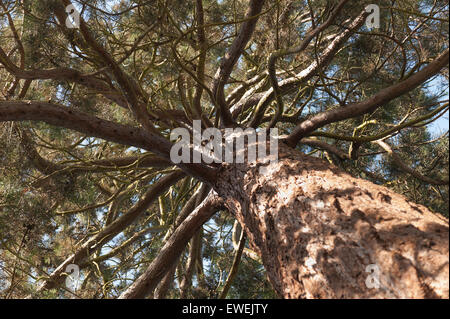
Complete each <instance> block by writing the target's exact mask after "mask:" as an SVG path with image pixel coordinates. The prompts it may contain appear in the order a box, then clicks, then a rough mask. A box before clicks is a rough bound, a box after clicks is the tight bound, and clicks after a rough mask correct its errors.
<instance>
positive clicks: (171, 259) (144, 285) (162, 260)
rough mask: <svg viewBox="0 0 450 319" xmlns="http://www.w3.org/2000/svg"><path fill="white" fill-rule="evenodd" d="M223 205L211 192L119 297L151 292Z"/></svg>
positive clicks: (126, 297) (125, 297) (131, 297)
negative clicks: (192, 239)
mask: <svg viewBox="0 0 450 319" xmlns="http://www.w3.org/2000/svg"><path fill="white" fill-rule="evenodd" d="M221 206H222V201H221V200H220V199H219V198H218V197H217V195H216V194H215V193H214V192H211V193H210V194H209V195H208V197H206V199H205V200H204V201H203V202H202V204H200V205H199V206H198V207H197V208H196V209H195V210H194V211H193V212H192V214H191V215H189V217H187V218H186V219H185V220H184V222H183V223H182V224H181V225H180V226H179V227H178V228H177V230H176V231H175V232H174V233H173V235H172V236H171V237H170V238H169V240H168V241H167V242H166V244H165V245H164V247H163V248H162V249H161V251H160V252H159V254H158V256H157V257H156V258H155V259H154V260H153V262H152V263H151V264H150V266H149V267H148V268H147V270H146V271H145V272H144V273H143V274H142V275H141V276H140V277H139V278H138V279H137V280H136V281H135V282H134V283H133V284H132V285H131V286H130V287H129V288H128V289H127V290H126V291H124V292H123V293H122V294H121V295H120V297H119V298H120V299H135V298H144V297H145V296H147V295H148V294H150V293H151V292H152V291H153V289H155V287H156V285H157V284H158V283H159V282H160V281H161V279H162V278H163V277H164V275H165V274H166V272H167V269H170V268H171V267H172V266H173V265H174V263H175V262H176V261H177V260H178V257H179V256H180V254H181V253H182V251H183V249H184V248H185V247H186V244H187V242H188V241H189V240H190V239H191V238H192V236H193V235H194V234H195V232H196V231H197V230H198V229H199V227H200V226H201V225H203V224H204V223H205V222H206V221H207V220H208V219H209V218H211V216H212V215H213V214H214V213H215V212H216V211H217V210H219V209H220V207H221Z"/></svg>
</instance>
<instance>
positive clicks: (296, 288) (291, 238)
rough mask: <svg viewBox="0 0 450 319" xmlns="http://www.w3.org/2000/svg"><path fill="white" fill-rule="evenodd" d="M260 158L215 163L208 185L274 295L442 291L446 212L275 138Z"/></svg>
mask: <svg viewBox="0 0 450 319" xmlns="http://www.w3.org/2000/svg"><path fill="white" fill-rule="evenodd" d="M263 165H265V164H263V163H256V164H252V165H245V164H234V165H229V166H227V167H224V168H223V170H221V172H220V174H219V177H218V179H217V182H216V184H215V187H214V188H215V190H216V191H217V193H218V194H219V195H220V196H221V197H222V199H224V200H225V206H226V207H227V208H228V209H229V210H230V211H231V212H232V213H233V214H235V215H236V217H237V219H238V220H239V221H240V223H241V224H242V225H244V227H245V230H246V232H247V234H248V237H249V240H250V244H251V246H252V248H253V249H254V250H255V251H257V252H258V253H259V255H260V256H261V258H262V262H263V264H264V266H265V268H266V271H267V274H268V277H269V280H270V281H271V283H272V285H273V287H274V289H275V290H276V292H277V293H278V294H279V295H280V296H282V297H284V298H448V296H449V259H448V251H449V249H448V240H449V237H448V236H449V233H448V220H446V219H445V218H443V217H441V216H440V215H437V214H434V213H432V212H430V211H429V210H428V209H427V208H425V207H424V206H421V205H417V204H414V203H412V202H410V201H408V200H407V199H406V198H405V197H403V196H401V195H398V194H396V193H394V192H393V191H391V190H389V189H387V188H385V187H382V186H379V185H375V184H373V183H371V182H368V181H365V180H362V179H357V178H354V177H352V176H350V175H349V174H347V173H345V172H344V171H342V170H340V169H338V168H337V167H335V166H332V165H330V164H328V163H327V162H325V161H323V160H321V159H318V158H313V157H309V156H305V155H303V154H301V153H300V152H297V151H295V150H293V149H292V148H289V147H287V146H285V145H284V144H283V143H280V145H279V161H278V162H276V163H270V164H269V165H267V166H265V169H264V171H263V172H260V168H261V167H263ZM368 266H369V268H367V267H368ZM371 267H372V268H371ZM371 269H372V270H373V269H375V271H377V270H379V272H378V273H370V272H368V271H370V270H371ZM374 276H375V277H374ZM373 278H379V286H378V288H377V286H376V281H374V279H373ZM374 286H375V287H374Z"/></svg>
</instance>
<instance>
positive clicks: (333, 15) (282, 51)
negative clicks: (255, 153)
mask: <svg viewBox="0 0 450 319" xmlns="http://www.w3.org/2000/svg"><path fill="white" fill-rule="evenodd" d="M347 2H348V0H341V1H340V2H339V4H338V5H337V6H336V8H335V9H334V11H333V13H331V14H330V16H329V17H328V19H327V20H326V21H325V22H324V23H323V24H321V25H320V26H318V27H316V28H314V29H312V30H310V31H309V32H308V33H307V34H306V36H305V38H304V39H303V41H302V43H301V44H300V45H298V46H295V47H292V48H288V49H280V50H277V51H275V52H273V53H272V54H271V55H270V56H269V59H268V63H267V64H268V66H267V69H268V72H269V78H270V82H271V83H272V88H273V91H274V93H275V99H276V101H277V109H276V111H275V115H274V117H273V118H272V120H271V121H270V123H269V127H274V126H275V124H276V123H277V121H278V119H279V118H280V116H281V115H282V114H283V110H284V106H283V99H282V97H281V92H280V87H279V85H278V80H277V76H276V69H275V63H276V61H277V59H279V58H282V57H284V56H287V55H291V54H296V53H300V52H302V51H304V50H305V49H306V48H307V47H308V45H309V44H310V42H311V41H312V40H313V39H314V38H315V37H316V36H317V35H318V34H319V33H320V32H322V31H324V30H325V29H326V28H328V27H329V26H330V25H331V23H332V22H333V21H334V20H335V19H336V17H337V16H338V14H339V12H340V11H341V9H342V7H343V6H344V5H345V3H347Z"/></svg>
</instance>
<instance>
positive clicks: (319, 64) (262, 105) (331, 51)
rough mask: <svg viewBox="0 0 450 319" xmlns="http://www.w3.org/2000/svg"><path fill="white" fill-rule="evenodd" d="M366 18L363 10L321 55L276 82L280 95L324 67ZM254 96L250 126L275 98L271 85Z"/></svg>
mask: <svg viewBox="0 0 450 319" xmlns="http://www.w3.org/2000/svg"><path fill="white" fill-rule="evenodd" d="M365 19H366V12H365V11H363V12H361V13H360V14H359V16H358V17H356V18H355V20H353V21H352V22H351V23H350V25H349V26H348V27H346V28H345V30H344V31H342V32H341V33H339V34H338V35H336V36H335V37H334V39H333V40H332V41H331V43H330V44H329V45H328V46H327V47H326V48H325V50H324V51H323V53H322V55H321V56H319V57H318V58H316V59H315V60H314V61H313V62H312V63H311V64H310V65H309V66H308V67H307V68H306V69H304V70H302V71H300V72H299V73H297V74H295V76H293V77H289V78H287V79H284V80H282V81H280V82H279V83H278V85H279V88H280V95H283V94H286V93H288V92H290V91H291V90H293V89H295V88H297V87H298V86H299V85H300V84H302V83H305V82H306V81H308V80H310V79H311V78H312V77H313V76H315V75H316V74H317V72H318V71H319V70H320V69H323V68H324V67H326V66H327V65H328V64H329V63H330V62H331V61H332V60H333V58H334V56H335V55H336V53H337V52H338V51H339V49H340V48H341V47H342V45H343V44H344V43H345V41H347V40H348V39H349V38H350V36H351V35H352V34H354V33H355V32H356V31H357V30H358V29H359V28H360V27H361V26H362V25H363V24H364V21H365ZM255 95H256V97H253V100H254V101H253V103H251V106H253V105H255V104H256V108H255V110H254V112H253V117H252V119H251V121H250V123H249V124H248V126H250V127H256V126H257V125H259V123H260V122H261V120H262V118H263V116H264V111H265V109H266V108H267V106H268V105H269V104H270V103H271V102H272V100H273V99H274V98H275V94H274V90H273V87H271V88H270V89H269V90H267V91H266V92H264V93H260V94H259V95H257V94H255ZM243 103H246V101H240V102H239V104H241V105H242V104H243ZM235 108H236V109H239V108H242V107H240V106H237V105H236V106H235Z"/></svg>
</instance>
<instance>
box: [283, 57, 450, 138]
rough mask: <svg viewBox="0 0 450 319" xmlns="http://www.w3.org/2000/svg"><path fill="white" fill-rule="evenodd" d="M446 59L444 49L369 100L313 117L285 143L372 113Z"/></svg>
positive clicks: (424, 79) (429, 74)
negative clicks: (427, 63) (424, 64)
mask: <svg viewBox="0 0 450 319" xmlns="http://www.w3.org/2000/svg"><path fill="white" fill-rule="evenodd" d="M448 58H449V49H446V50H445V51H444V52H443V53H442V54H441V55H440V56H438V57H437V58H436V59H435V60H434V61H433V62H431V63H430V64H429V65H427V66H426V67H425V68H423V69H422V70H421V71H419V72H417V73H416V74H414V75H412V76H411V77H409V78H408V79H406V80H404V81H402V82H400V83H397V84H395V85H392V86H390V87H388V88H385V89H383V90H381V91H380V92H378V93H377V94H375V95H374V96H372V97H371V98H369V99H367V100H365V101H363V102H360V103H355V104H351V105H348V106H345V107H342V108H337V109H334V110H329V111H326V112H323V113H320V114H318V115H315V116H313V117H312V118H310V119H309V120H306V121H304V122H302V123H300V124H299V125H298V126H297V127H296V128H295V129H294V131H293V132H292V133H291V134H290V135H289V137H288V138H287V140H286V141H287V143H288V144H289V145H290V146H295V145H296V144H297V143H298V141H300V140H301V139H302V138H303V137H304V136H306V135H307V134H308V133H311V132H312V131H314V130H316V129H318V128H320V127H322V126H325V125H327V124H330V123H334V122H338V121H342V120H345V119H349V118H353V117H357V116H360V115H363V114H366V113H369V112H373V111H374V110H376V109H377V108H378V107H380V106H383V105H384V104H386V103H388V102H389V101H391V100H393V99H395V98H397V97H399V96H401V95H403V94H405V93H407V92H409V91H411V90H413V89H415V88H416V87H418V86H419V85H420V84H422V83H424V82H425V81H426V80H428V79H429V78H431V77H432V76H433V75H436V74H437V73H439V71H440V70H441V69H442V68H443V67H445V66H446V65H447V64H448Z"/></svg>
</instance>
